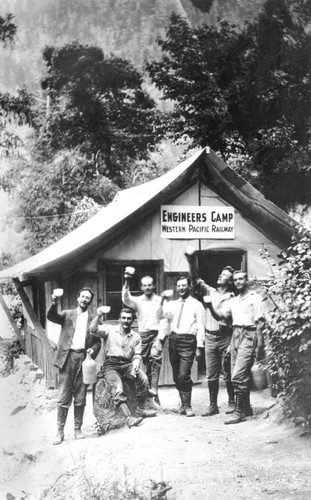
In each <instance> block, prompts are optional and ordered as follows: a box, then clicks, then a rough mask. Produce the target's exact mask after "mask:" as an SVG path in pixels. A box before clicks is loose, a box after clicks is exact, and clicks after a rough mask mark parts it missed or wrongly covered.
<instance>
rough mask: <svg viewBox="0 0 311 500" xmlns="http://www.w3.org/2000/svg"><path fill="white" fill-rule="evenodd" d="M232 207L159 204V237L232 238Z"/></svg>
mask: <svg viewBox="0 0 311 500" xmlns="http://www.w3.org/2000/svg"><path fill="white" fill-rule="evenodd" d="M234 227H235V226H234V208H233V207H226V206H220V207H197V206H176V205H162V206H161V237H162V238H171V239H183V240H184V239H199V238H201V239H213V240H215V239H216V240H227V239H234Z"/></svg>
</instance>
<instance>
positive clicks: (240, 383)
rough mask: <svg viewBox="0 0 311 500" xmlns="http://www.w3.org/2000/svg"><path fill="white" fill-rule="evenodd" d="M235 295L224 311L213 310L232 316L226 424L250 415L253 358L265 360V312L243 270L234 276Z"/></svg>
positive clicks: (260, 298)
mask: <svg viewBox="0 0 311 500" xmlns="http://www.w3.org/2000/svg"><path fill="white" fill-rule="evenodd" d="M233 282H234V287H235V289H236V292H237V294H238V295H237V296H236V297H234V298H232V299H231V300H230V301H229V302H228V307H226V310H225V309H223V310H222V311H221V310H220V309H218V310H217V311H216V313H217V314H219V315H220V316H221V317H230V316H231V317H232V326H233V334H232V339H231V346H230V350H231V370H232V377H231V380H232V384H233V387H234V392H235V395H236V407H235V410H234V411H233V413H232V415H231V416H230V417H229V418H228V419H227V420H226V421H225V424H237V423H239V422H243V420H245V417H246V416H248V415H252V413H253V412H252V408H251V406H250V402H249V387H250V376H251V367H252V364H253V359H254V355H255V354H256V358H257V360H261V359H263V357H264V338H263V327H264V309H263V302H262V297H261V296H260V295H259V294H258V293H256V292H254V291H252V290H250V289H249V285H248V276H247V273H246V272H244V271H235V272H234V273H233Z"/></svg>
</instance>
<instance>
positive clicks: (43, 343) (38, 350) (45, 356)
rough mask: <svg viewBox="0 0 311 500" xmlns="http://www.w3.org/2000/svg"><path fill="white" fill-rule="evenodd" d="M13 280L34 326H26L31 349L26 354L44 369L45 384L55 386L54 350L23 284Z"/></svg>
mask: <svg viewBox="0 0 311 500" xmlns="http://www.w3.org/2000/svg"><path fill="white" fill-rule="evenodd" d="M13 281H14V284H15V287H16V289H17V291H18V293H19V295H20V298H21V300H22V302H23V305H24V307H25V309H26V311H27V314H28V316H29V318H30V320H31V322H32V324H33V325H34V328H35V330H32V329H30V330H29V327H28V333H27V336H28V335H29V334H30V342H29V346H30V350H31V353H29V354H28V355H29V356H30V357H31V359H32V360H33V361H34V362H35V363H36V364H37V365H38V366H39V368H41V369H42V371H44V373H45V377H46V384H47V386H48V387H55V383H56V374H55V373H54V369H53V358H54V350H53V348H52V346H51V344H50V341H49V339H48V336H47V334H46V331H45V330H44V328H43V327H42V326H41V323H40V322H39V320H38V318H37V315H36V313H35V311H34V309H33V307H32V304H31V302H30V300H29V298H28V296H27V294H26V292H25V290H24V288H23V286H22V285H21V283H20V281H19V280H18V279H17V278H14V279H13ZM34 358H35V359H34Z"/></svg>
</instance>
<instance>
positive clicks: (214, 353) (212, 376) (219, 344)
mask: <svg viewBox="0 0 311 500" xmlns="http://www.w3.org/2000/svg"><path fill="white" fill-rule="evenodd" d="M230 342H231V333H230V334H223V335H215V334H210V333H207V332H206V333H205V363H206V374H207V380H208V381H209V382H212V381H214V380H219V377H220V374H221V373H222V374H223V378H224V381H225V382H229V381H230V375H231V370H230V353H227V351H228V349H229V346H230Z"/></svg>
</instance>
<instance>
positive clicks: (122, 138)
mask: <svg viewBox="0 0 311 500" xmlns="http://www.w3.org/2000/svg"><path fill="white" fill-rule="evenodd" d="M43 59H44V62H45V64H46V66H47V75H46V77H45V78H44V79H43V80H42V88H43V89H44V90H45V92H46V96H47V99H48V101H47V109H46V115H45V116H44V117H43V128H44V134H42V136H41V143H42V145H43V146H44V150H46V149H47V148H48V150H49V151H50V152H51V153H52V154H54V153H55V152H57V151H60V150H61V149H71V148H77V147H79V149H80V151H81V153H82V154H85V155H86V156H87V157H88V158H89V159H91V158H93V160H94V161H96V162H97V166H98V169H99V171H100V173H101V174H103V175H107V176H108V177H110V178H111V179H116V180H117V182H119V183H121V184H122V171H123V170H124V169H126V167H127V165H129V163H130V162H133V161H136V160H137V159H141V158H142V157H144V155H145V154H146V151H147V149H148V148H149V147H151V146H152V145H154V144H155V143H156V141H157V135H156V133H155V128H154V121H155V117H156V113H155V103H154V102H153V100H152V99H151V98H150V97H149V96H148V95H147V94H146V93H145V92H144V91H143V89H142V77H141V75H140V74H139V73H138V72H137V71H136V70H135V69H134V67H133V66H132V65H131V64H130V63H129V62H128V61H126V60H125V59H120V58H118V57H115V56H113V55H111V56H105V55H104V54H103V51H102V50H101V49H100V48H98V47H90V46H83V45H81V44H79V43H76V42H75V43H71V44H68V45H65V46H64V47H61V48H55V47H47V48H46V49H45V50H44V52H43Z"/></svg>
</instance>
